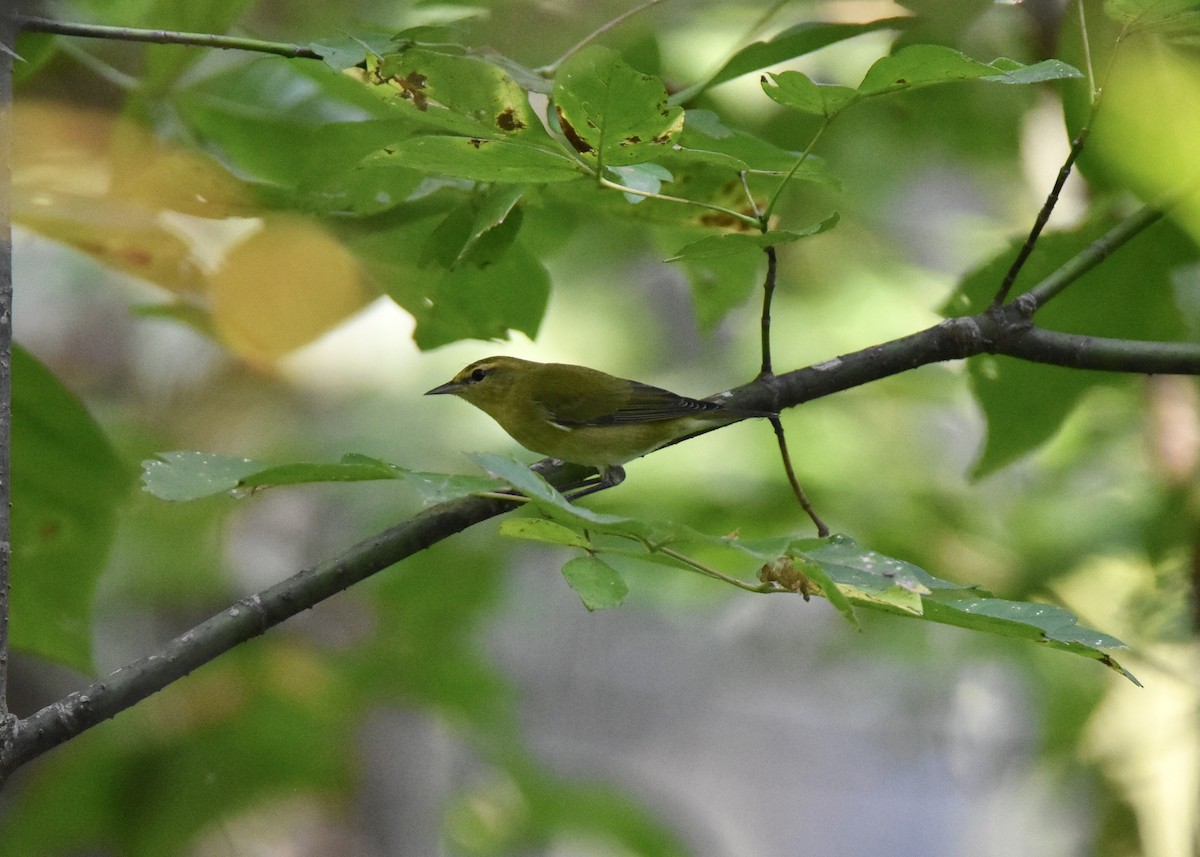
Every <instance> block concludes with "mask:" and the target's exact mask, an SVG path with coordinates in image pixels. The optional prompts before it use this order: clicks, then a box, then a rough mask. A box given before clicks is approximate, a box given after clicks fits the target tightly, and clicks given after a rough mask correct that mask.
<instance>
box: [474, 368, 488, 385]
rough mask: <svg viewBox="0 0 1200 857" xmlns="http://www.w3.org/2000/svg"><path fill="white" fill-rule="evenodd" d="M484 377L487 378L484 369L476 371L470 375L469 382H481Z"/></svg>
mask: <svg viewBox="0 0 1200 857" xmlns="http://www.w3.org/2000/svg"><path fill="white" fill-rule="evenodd" d="M486 377H487V370H486V369H476V370H475V371H474V372H472V373H471V381H472V382H475V383H478V382H479V381H482V380H483V379H484V378H486Z"/></svg>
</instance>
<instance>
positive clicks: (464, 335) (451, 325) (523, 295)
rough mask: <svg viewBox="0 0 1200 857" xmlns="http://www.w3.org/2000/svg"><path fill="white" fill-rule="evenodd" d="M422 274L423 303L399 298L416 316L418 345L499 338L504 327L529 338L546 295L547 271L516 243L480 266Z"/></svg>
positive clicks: (543, 308) (535, 329)
mask: <svg viewBox="0 0 1200 857" xmlns="http://www.w3.org/2000/svg"><path fill="white" fill-rule="evenodd" d="M427 279H429V280H430V282H429V283H427V284H426V289H425V293H426V294H427V295H428V296H429V297H428V298H427V301H428V302H427V303H426V302H425V301H422V302H421V303H420V304H419V305H416V306H415V307H414V306H413V305H411V304H409V303H406V302H405V300H404V299H399V302H400V303H401V305H402V306H404V307H405V308H406V309H408V310H409V312H412V313H413V316H414V317H415V319H416V322H417V329H416V331H415V332H414V334H413V339H414V340H415V341H416V343H417V347H418V348H421V349H422V350H429V349H431V348H437V347H438V346H440V345H447V344H449V343H451V342H457V341H458V340H460V339H502V338H504V337H506V336H508V333H509V331H510V330H518V331H520V332H521V333H524V334H525V335H526V336H528V337H529V338H530V339H533V338H534V337H536V336H537V332H538V327H539V326H540V325H541V321H542V317H543V316H544V315H545V312H546V304H547V302H548V301H549V299H550V275H549V273H548V272H547V271H546V268H545V267H544V266H543V265H542V263H541V262H540V261H539V260H538V259H537V257H536V256H534V255H533V254H532V253H531V252H529V250H527V249H525V247H523V246H522V245H521V244H520V243H518V244H515V245H513V246H512V247H511V248H509V250H508V252H507V253H505V254H504V256H503V257H502V258H500V259H499V260H498V261H495V262H493V263H492V264H490V265H488V266H487V267H486V268H480V267H476V266H475V265H462V266H460V267H458V268H455V269H454V270H452V271H447V272H445V273H444V274H443V275H442V276H441V277H436V276H429V275H427ZM389 293H391V292H390V290H389Z"/></svg>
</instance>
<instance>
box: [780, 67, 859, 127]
mask: <svg viewBox="0 0 1200 857" xmlns="http://www.w3.org/2000/svg"><path fill="white" fill-rule="evenodd" d="M768 78H769V79H770V80H768ZM762 88H763V91H764V92H765V93H766V94H767V95H768V96H770V97H771V99H772V100H774V101H778V102H779V103H780V104H783V105H785V106H787V107H791V108H792V109H793V110H799V111H800V112H801V113H811V114H813V115H815V116H826V117H831V116H834V115H836V114H837V113H839V112H840V111H842V110H844V109H845V108H846V107H849V106H850V105H851V104H853V103H854V102H855V101H858V100H859V99H860V98H861V97H862V95H861V94H860V93H859V92H858V91H857V90H854V89H851V88H850V87H848V86H837V85H835V84H818V83H814V82H813V81H812V79H811V78H809V76H808V75H806V74H803V73H801V72H798V71H785V72H780V73H779V74H769V75H766V76H765V77H764V78H763V79H762Z"/></svg>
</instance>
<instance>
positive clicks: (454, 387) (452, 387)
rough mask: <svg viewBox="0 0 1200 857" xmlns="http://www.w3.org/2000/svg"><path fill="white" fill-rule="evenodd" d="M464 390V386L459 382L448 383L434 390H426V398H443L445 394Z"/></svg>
mask: <svg viewBox="0 0 1200 857" xmlns="http://www.w3.org/2000/svg"><path fill="white" fill-rule="evenodd" d="M462 388H463V385H462V384H461V383H459V382H457V381H447V382H446V383H445V384H439V385H438V386H436V387H434V388H433V389H432V390H426V391H425V395H426V396H441V395H443V394H445V393H457V392H458V391H459V390H461V389H462Z"/></svg>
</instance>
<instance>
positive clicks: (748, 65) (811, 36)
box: [671, 18, 913, 104]
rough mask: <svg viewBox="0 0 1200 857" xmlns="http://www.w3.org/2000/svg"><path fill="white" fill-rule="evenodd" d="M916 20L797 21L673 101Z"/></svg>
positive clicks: (740, 53) (744, 51) (680, 101)
mask: <svg viewBox="0 0 1200 857" xmlns="http://www.w3.org/2000/svg"><path fill="white" fill-rule="evenodd" d="M912 21H913V19H912V18H881V19H879V20H878V21H870V22H868V23H865V24H831V23H828V22H824V21H809V22H806V23H803V24H797V25H796V26H794V27H789V28H788V29H786V30H783V31H782V32H780V33H779V34H778V35H776V36H774V37H773V38H771V39H769V40H767V41H765V42H754V43H753V44H750V45H747V46H746V47H744V48H742V49H741V50H739V51H738V52H737V53H735V54H734V55H733V56H732V57H730V58H729V59H728V60H727V61H726V62H725V64H724V65H722V66H721V67H720V68H719V69H718V70H717V71H716V72H715V73H714V74H713V75H712V76H711V77H709V78H707V79H705V80H703V81H701V82H700V83H697V84H695V85H693V86H689V87H688V88H687V89H685V90H683V91H681V92H678V93H676V94H675V95H673V96H672V97H671V103H672V104H686V103H688V102H690V101H692V100H693V99H694V98H695V97H696V96H697V95H699V94H700V93H702V92H704V91H705V90H708V89H711V88H712V87H714V86H720V85H721V84H722V83H726V82H727V81H730V80H733V79H735V78H738V77H741V76H742V75H744V74H749V73H750V72H753V71H758V70H759V69H763V68H767V67H768V66H773V65H778V64H779V63H782V62H787V61H788V60H791V59H795V58H796V57H799V56H804V55H805V54H809V53H812V52H813V51H817V50H820V49H821V48H824V47H827V46H829V45H832V44H835V43H836V42H840V41H844V40H846V39H852V38H854V37H855V36H859V35H862V34H863V33H872V32H875V31H877V30H899V29H904V28H907V27H908V26H909V25H910V24H911V23H912Z"/></svg>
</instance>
